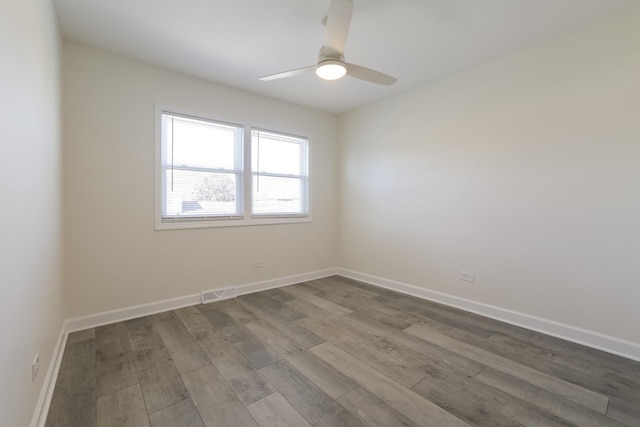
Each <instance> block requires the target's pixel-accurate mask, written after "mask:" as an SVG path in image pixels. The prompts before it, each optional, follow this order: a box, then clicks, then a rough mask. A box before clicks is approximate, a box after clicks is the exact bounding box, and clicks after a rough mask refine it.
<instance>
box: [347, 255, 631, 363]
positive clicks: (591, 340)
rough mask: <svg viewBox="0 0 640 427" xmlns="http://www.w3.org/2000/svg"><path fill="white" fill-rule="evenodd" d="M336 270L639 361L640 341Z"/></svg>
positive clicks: (356, 277)
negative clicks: (636, 341) (627, 339)
mask: <svg viewBox="0 0 640 427" xmlns="http://www.w3.org/2000/svg"><path fill="white" fill-rule="evenodd" d="M337 270H338V271H337V274H339V275H341V276H344V277H348V278H350V279H355V280H359V281H361V282H365V283H368V284H371V285H374V286H379V287H381V288H385V289H390V290H392V291H397V292H401V293H403V294H407V295H411V296H415V297H418V298H423V299H426V300H430V301H435V302H439V303H441V304H445V305H448V306H451V307H456V308H460V309H462V310H466V311H470V312H472V313H476V314H479V315H481V316H485V317H489V318H492V319H496V320H500V321H502V322H506V323H510V324H512V325H516V326H521V327H523V328H526V329H531V330H533V331H537V332H541V333H543V334H547V335H551V336H554V337H557V338H562V339H564V340H567V341H571V342H574V343H577V344H582V345H586V346H588V347H592V348H595V349H598V350H602V351H606V352H607V353H612V354H615V355H618V356H622V357H626V358H628V359H632V360H636V361H640V343H635V342H632V341H626V340H623V339H620V338H616V337H612V336H608V335H604V334H601V333H598V332H593V331H589V330H586V329H582V328H578V327H576V326H571V325H566V324H564V323H559V322H555V321H553V320H548V319H543V318H540V317H536V316H532V315H530V314H525V313H519V312H517V311H512V310H508V309H505V308H500V307H496V306H493V305H489V304H484V303H481V302H477V301H472V300H468V299H465V298H460V297H457V296H453V295H449V294H445V293H442V292H437V291H432V290H429V289H425V288H420V287H417V286H413V285H408V284H406V283H401V282H396V281H394V280H389V279H384V278H382V277H376V276H372V275H369V274H365V273H359V272H357V271H352V270H348V269H345V268H339V269H337Z"/></svg>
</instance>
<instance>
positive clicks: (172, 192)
mask: <svg viewBox="0 0 640 427" xmlns="http://www.w3.org/2000/svg"><path fill="white" fill-rule="evenodd" d="M164 179H165V182H164V186H165V188H166V193H165V196H166V198H165V203H164V212H163V216H164V217H173V218H175V217H180V218H188V217H203V216H216V215H237V214H238V208H237V206H238V205H237V203H236V199H237V177H236V174H233V173H212V172H200V171H188V170H180V169H175V168H174V169H173V170H172V169H165V173H164Z"/></svg>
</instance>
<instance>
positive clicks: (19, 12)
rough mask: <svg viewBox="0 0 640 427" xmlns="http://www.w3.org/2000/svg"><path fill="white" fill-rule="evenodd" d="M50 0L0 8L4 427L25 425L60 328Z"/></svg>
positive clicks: (54, 39) (54, 38)
mask: <svg viewBox="0 0 640 427" xmlns="http://www.w3.org/2000/svg"><path fill="white" fill-rule="evenodd" d="M50 3H51V2H50V1H47V0H23V1H11V2H2V13H1V14H0V52H2V57H1V58H0V94H1V95H0V123H1V124H2V131H3V136H2V138H1V139H0V147H1V150H0V152H1V153H2V160H1V162H2V167H0V235H2V238H1V239H0V272H1V275H2V276H1V277H2V278H1V279H0V290H1V293H2V294H1V297H0V324H1V325H2V345H1V350H0V378H2V380H1V381H0V414H1V415H0V420H1V421H0V424H2V425H3V426H26V425H29V422H30V420H31V417H32V415H33V412H34V409H35V406H36V402H37V400H38V396H39V394H40V390H41V389H42V385H43V380H44V378H45V377H46V373H47V369H48V367H49V364H50V361H51V356H52V353H53V351H54V346H55V344H56V340H57V338H58V334H59V332H60V328H61V326H62V304H63V286H62V208H61V202H62V182H61V142H60V141H61V140H60V135H59V134H60V127H59V81H58V80H59V72H58V45H59V42H58V30H57V25H56V21H55V17H54V14H53V10H52V7H51V4H50ZM36 353H40V373H39V374H38V377H37V379H36V381H35V382H34V383H33V384H32V383H31V362H32V361H33V358H34V356H35V354H36Z"/></svg>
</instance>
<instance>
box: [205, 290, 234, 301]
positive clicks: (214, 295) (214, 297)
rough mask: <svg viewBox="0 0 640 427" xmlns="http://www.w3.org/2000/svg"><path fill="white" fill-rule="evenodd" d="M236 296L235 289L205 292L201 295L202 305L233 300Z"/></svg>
mask: <svg viewBox="0 0 640 427" xmlns="http://www.w3.org/2000/svg"><path fill="white" fill-rule="evenodd" d="M236 295H237V294H236V288H223V289H216V290H214V291H206V292H203V293H202V303H203V304H207V303H210V302H214V301H222V300H225V299H230V298H235V297H236Z"/></svg>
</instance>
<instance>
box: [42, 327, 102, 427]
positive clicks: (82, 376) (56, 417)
mask: <svg viewBox="0 0 640 427" xmlns="http://www.w3.org/2000/svg"><path fill="white" fill-rule="evenodd" d="M76 338H77V336H76ZM95 354H96V347H95V340H94V339H91V338H89V339H82V340H78V339H74V340H72V342H68V343H67V345H66V348H65V352H64V355H63V357H62V362H61V364H60V370H59V373H58V380H57V382H56V387H55V390H54V392H53V396H52V398H51V403H50V406H49V415H48V417H47V421H46V427H93V426H95V425H96V399H97V392H96V356H95Z"/></svg>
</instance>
